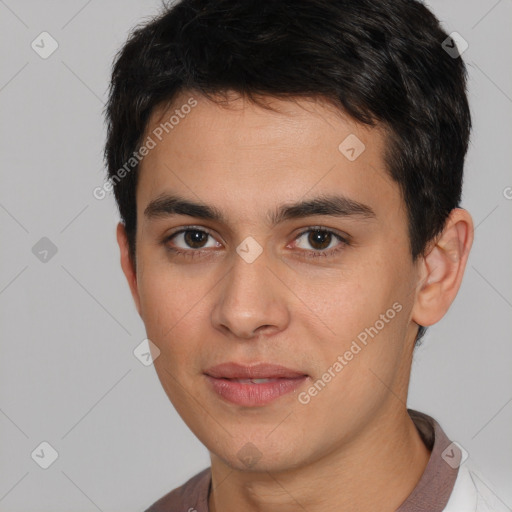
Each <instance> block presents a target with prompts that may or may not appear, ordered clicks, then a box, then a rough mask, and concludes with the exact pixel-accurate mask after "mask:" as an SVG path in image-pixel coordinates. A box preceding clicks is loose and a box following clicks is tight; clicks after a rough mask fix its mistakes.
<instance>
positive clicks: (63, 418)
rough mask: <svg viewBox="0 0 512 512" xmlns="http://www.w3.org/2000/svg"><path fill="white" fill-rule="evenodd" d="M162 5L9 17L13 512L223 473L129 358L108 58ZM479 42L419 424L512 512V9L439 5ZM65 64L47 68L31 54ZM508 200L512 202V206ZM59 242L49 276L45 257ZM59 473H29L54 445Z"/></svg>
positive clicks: (137, 328)
mask: <svg viewBox="0 0 512 512" xmlns="http://www.w3.org/2000/svg"><path fill="white" fill-rule="evenodd" d="M159 5H160V3H159V2H158V1H156V0H154V1H151V0H146V1H140V0H138V1H135V0H130V1H120V0H116V1H114V0H110V1H103V2H100V1H99V0H92V1H89V2H85V1H83V0H73V1H67V2H64V1H56V0H55V1H45V2H36V1H22V0H20V1H15V0H6V1H3V0H0V20H1V22H0V34H1V36H0V37H1V38H2V44H1V45H0V52H1V61H2V66H1V68H0V106H1V118H2V125H1V132H0V146H1V155H2V157H1V158H2V160H1V174H2V177H1V179H2V182H1V183H2V186H1V189H0V226H1V233H0V234H1V242H0V251H1V262H2V263H1V267H0V322H1V323H0V325H1V343H2V345H1V357H0V450H1V451H0V510H1V511H10V512H17V511H23V512H29V511H50V510H51V511H55V512H59V511H69V510H73V511H77V512H78V511H91V510H101V511H105V512H106V511H120V510H124V511H128V510H132V511H135V510H142V509H144V508H145V507H147V506H148V505H149V504H151V503H152V502H153V501H154V500H155V499H157V498H159V497H160V496H162V495H163V494H164V493H166V492H167V491H169V490H170V489H172V488H174V487H176V486H178V485H180V484H181V483H183V482H184V481H185V480H186V479H188V478H189V477H190V476H192V475H193V474H195V473H196V472H198V471H199V470H201V469H203V468H205V467H207V466H208V465H209V458H208V453H207V451H206V448H204V447H203V446H202V445H201V444H200V443H199V441H198V440H197V439H195V437H194V436H193V435H192V434H191V433H190V432H189V430H188V428H187V427H186V426H185V425H184V423H183V422H182V421H181V419H180V418H179V416H178V415H177V413H176V412H175V411H174V409H173V407H172V405H171V404H170V402H169V401H168V399H167V397H166V396H165V394H164V392H163V391H162V389H161V387H160V383H159V381H158V379H157V377H156V374H155V372H154V369H153V367H152V366H149V367H145V366H143V365H142V364H141V363H140V362H139V361H138V360H137V359H136V358H135V357H134V355H133V353H132V351H133V350H134V348H135V347H136V346H137V345H138V344H139V343H140V342H141V340H143V339H144V338H145V332H144V328H143V324H142V322H141V320H140V318H139V317H138V315H137V313H136V310H135V307H134V305H133V304H132V299H131V296H130V294H129V290H128V286H127V284H126V283H125V280H124V276H123V274H122V272H121V269H120V266H119V255H118V248H117V245H116V242H115V226H116V222H117V219H118V217H117V212H116V209H115V205H114V201H113V198H112V197H111V196H109V197H108V198H106V199H104V200H103V201H99V200H96V199H95V198H94V197H93V195H92V190H93V189H94V188H95V187H96V186H101V185H102V184H103V180H104V168H103V162H102V150H103V143H104V136H105V131H104V124H103V118H102V108H103V104H104V101H105V99H106V90H107V83H108V79H109V70H110V65H111V62H112V58H113V56H114V54H115V52H116V51H117V50H118V49H119V47H120V46H121V45H122V43H123V42H124V40H125V38H126V36H127V34H128V31H129V29H130V28H131V27H133V26H134V25H135V24H136V23H138V22H140V21H142V20H143V19H145V18H146V17H148V16H150V15H152V14H154V13H155V12H156V11H157V9H158V7H159ZM430 6H431V8H432V9H433V11H434V12H435V13H436V14H437V16H438V17H439V18H440V19H441V20H442V22H443V23H444V25H445V27H446V28H447V30H448V32H452V31H457V32H459V33H460V34H461V35H462V36H463V37H464V38H465V39H466V40H467V41H468V43H469V48H468V50H467V51H466V52H465V53H464V58H465V60H466V62H467V64H468V68H469V74H470V101H471V104H472V109H473V116H474V131H473V137H472V145H471V148H470V151H469V156H468V159H467V167H466V179H465V191H464V199H463V206H464V207H465V208H467V209H469V211H470V212H471V213H472V215H473V218H474V221H475V225H476V226H477V228H476V232H475V243H474V246H473V250H472V252H471V256H470V259H469V263H468V268H467V271H466V276H465V279H464V282H463V285H462V288H461V291H460V293H459V295H458V297H457V298H456V300H455V302H454V304H453V306H452V308H451V310H450V311H449V313H448V314H447V315H446V317H445V318H444V319H443V320H442V321H441V322H440V323H439V324H438V325H436V326H435V327H433V328H431V329H430V330H429V332H428V334H427V336H426V339H425V341H424V344H423V346H421V347H420V348H419V349H418V350H417V353H416V356H415V361H414V366H413V372H412V382H411V391H410V399H409V404H408V405H409V407H412V408H415V409H419V410H421V411H424V412H426V413H428V414H431V415H433V416H434V417H435V418H436V419H437V420H438V421H439V422H440V423H441V425H442V426H443V428H444V429H445V431H446V432H447V434H448V436H449V437H451V438H452V439H453V440H456V441H458V442H459V443H460V444H461V445H462V446H463V447H464V448H465V449H466V450H467V451H468V452H469V454H470V457H471V459H472V460H473V463H474V464H476V465H477V467H479V468H480V470H481V471H482V472H483V473H484V474H485V475H486V476H487V478H488V480H489V482H490V483H491V484H492V485H493V486H494V488H495V489H496V490H497V492H498V494H499V497H500V498H501V499H502V500H503V501H504V502H505V503H506V504H507V505H508V506H509V507H511V506H512V436H511V432H512V403H511V402H512V375H511V371H510V368H511V362H512V343H511V341H512V340H511V332H512V286H511V284H512V267H511V265H510V262H511V261H512V237H511V236H510V234H511V224H512V223H511V213H512V200H511V199H507V197H506V195H508V197H511V195H512V189H507V187H512V173H511V171H510V163H509V162H510V160H511V146H512V144H511V141H512V139H511V128H510V119H511V116H510V114H511V110H512V99H511V97H512V79H511V78H512V66H510V57H511V49H512V32H511V30H510V22H511V19H512V2H511V0H500V1H495V0H486V1H483V0H480V1H467V0H448V1H447V0H436V1H433V2H430ZM43 31H47V32H49V33H50V34H51V35H52V37H53V38H54V39H55V40H56V41H57V42H58V44H59V47H58V49H57V51H55V53H53V54H52V55H51V56H50V57H49V58H47V59H42V58H41V57H40V56H39V55H38V54H36V52H35V51H34V50H33V49H32V48H31V42H32V41H33V40H34V39H35V38H36V37H37V36H38V35H39V34H40V33H41V32H43ZM507 190H508V191H509V192H511V193H509V194H507ZM42 237H47V238H49V239H50V240H51V241H52V242H53V244H55V246H56V247H57V250H58V251H57V253H56V254H55V255H54V256H53V257H51V258H50V255H49V256H48V257H47V259H48V261H47V262H42V261H40V260H39V259H38V258H36V256H35V255H34V254H33V252H32V247H33V246H34V245H35V244H36V243H37V242H38V241H39V240H40V239H41V238H42ZM42 441H47V442H49V443H50V444H51V445H52V446H53V447H54V448H55V449H56V450H57V452H58V454H59V457H58V459H57V460H56V461H55V463H54V464H53V465H51V466H50V467H49V468H48V469H46V470H44V469H41V468H40V467H39V466H38V465H37V464H36V463H35V462H34V460H32V458H31V453H32V451H33V450H34V449H35V448H36V447H37V446H38V445H39V444H40V443H41V442H42Z"/></svg>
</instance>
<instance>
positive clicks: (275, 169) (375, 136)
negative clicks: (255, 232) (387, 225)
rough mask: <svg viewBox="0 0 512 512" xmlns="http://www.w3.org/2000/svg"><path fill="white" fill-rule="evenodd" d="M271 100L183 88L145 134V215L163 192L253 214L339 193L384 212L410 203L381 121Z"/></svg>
mask: <svg viewBox="0 0 512 512" xmlns="http://www.w3.org/2000/svg"><path fill="white" fill-rule="evenodd" d="M265 101H266V102H267V103H268V105H269V106H270V107H271V108H272V109H265V108H263V107H261V106H259V105H257V104H255V103H253V102H251V101H249V100H248V99H247V98H243V97H232V98H230V99H229V101H228V102H225V103H220V104H219V103H216V102H213V101H210V100H209V99H207V98H205V97H204V96H201V95H200V94H198V93H194V92H182V93H181V94H180V95H179V96H178V97H176V98H175V99H174V101H173V102H172V106H170V105H167V106H165V107H164V106H161V107H159V108H158V109H156V110H155V111H154V112H153V113H152V116H151V118H150V120H149V122H148V126H147V129H146V133H145V139H146V138H147V137H150V138H151V139H152V140H153V142H154V144H155V145H154V148H153V149H151V151H149V153H148V154H147V155H146V156H145V157H144V159H143V161H142V162H141V165H140V170H139V172H140V176H139V184H138V189H137V206H138V210H139V214H141V213H142V212H143V211H144V208H145V206H146V205H147V204H148V203H149V202H150V201H152V200H154V199H155V198H156V197H158V196H159V195H161V194H162V193H168V194H172V193H180V195H181V196H185V197H189V198H190V199H191V200H197V199H201V202H202V203H210V204H215V205H216V206H218V207H221V208H223V209H224V210H225V212H226V213H227V215H229V213H231V214H232V215H234V216H236V217H237V218H242V217H244V216H245V217H247V219H249V218H252V219H253V218H254V217H255V212H256V211H262V212H265V213H266V212H267V211H268V210H269V208H270V207H271V205H275V204H276V203H281V202H283V201H297V200H298V199H299V198H304V199H307V198H308V197H315V196H317V195H326V194H332V193H333V192H338V193H341V194H343V195H345V196H347V197H349V198H350V199H353V200H354V201H358V202H361V203H366V204H372V205H374V208H373V209H374V210H376V211H377V213H378V214H379V210H381V213H383V214H385V213H386V209H387V210H389V208H392V209H394V210H396V209H397V207H398V209H400V208H401V207H402V206H403V205H402V204H401V195H400V191H399V188H398V185H397V184H396V183H395V182H394V181H392V180H391V178H390V177H389V175H388V173H387V171H386V166H385V162H384V154H385V144H386V137H385V135H384V132H383V130H382V129H381V128H379V127H369V126H367V125H362V124H360V123H357V122H356V121H354V120H352V119H351V118H349V117H348V116H345V115H344V114H343V113H342V112H341V111H340V110H339V109H337V108H335V107H334V106H333V105H331V104H329V103H328V102H326V101H323V100H321V99H305V98H300V99H293V100H281V99H275V98H266V99H265ZM387 213H389V211H388V212H387Z"/></svg>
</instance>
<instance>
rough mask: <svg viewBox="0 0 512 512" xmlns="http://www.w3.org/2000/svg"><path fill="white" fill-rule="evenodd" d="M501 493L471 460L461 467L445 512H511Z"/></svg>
mask: <svg viewBox="0 0 512 512" xmlns="http://www.w3.org/2000/svg"><path fill="white" fill-rule="evenodd" d="M510 510H511V509H510V508H508V506H507V505H506V504H505V503H504V502H503V501H502V499H501V498H500V496H499V493H498V492H497V491H496V490H495V489H493V487H492V485H491V484H490V483H489V481H488V480H487V479H486V478H485V477H484V475H483V474H482V473H481V472H480V470H479V469H478V468H477V467H476V466H475V464H474V463H473V462H471V460H467V461H466V462H465V463H463V464H462V465H461V466H460V467H459V472H458V474H457V480H456V481H455V485H454V487H453V490H452V493H451V495H450V499H449V500H448V503H447V504H446V507H445V509H444V511H443V512H466V511H467V512H510Z"/></svg>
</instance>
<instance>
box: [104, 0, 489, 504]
mask: <svg viewBox="0 0 512 512" xmlns="http://www.w3.org/2000/svg"><path fill="white" fill-rule="evenodd" d="M447 38H448V35H447V34H446V33H445V32H444V31H443V30H442V29H441V28H440V26H439V23H438V21H437V19H436V18H435V17H434V16H433V14H432V13H430V12H429V11H428V10H427V9H426V8H425V7H424V6H423V5H422V4H421V3H419V2H416V1H408V0H384V1H380V2H374V1H370V0H362V1H361V0H344V1H342V0H334V1H333V0H329V1H327V0H294V1H291V0H289V1H287V0H276V1H267V2H261V1H260V2H255V1H252V0H244V1H235V0H211V1H207V0H201V1H200V0H184V1H181V2H179V3H177V4H175V5H174V6H173V7H171V8H168V9H166V10H165V11H164V12H163V13H162V14H161V15H160V16H159V17H157V18H156V19H154V20H153V21H151V22H149V23H147V24H145V25H143V26H140V27H139V28H138V29H137V30H136V31H135V32H134V33H133V34H132V36H131V37H130V39H129V41H128V42H127V43H126V45H125V46H124V47H123V49H122V51H121V52H120V54H119V55H118V56H117V58H116V62H115V64H114V68H113V74H112V84H111V90H110V98H109V103H108V108H107V121H108V140H107V144H106V149H105V155H106V160H107V164H108V170H109V177H110V182H109V183H110V185H109V186H110V188H113V190H114V193H115V196H116V200H117V202H118V206H119V210H120V214H121V217H122V222H121V223H119V225H118V231H117V238H118V243H119V246H120V250H121V264H122V268H123V271H124V273H125V275H126V278H127V280H128V283H129V286H130V289H131V292H132V295H133V298H134V301H135V304H136V307H137V310H138V312H139V314H140V316H141V318H142V320H143V321H144V324H145V327H146V331H147V336H148V338H149V340H151V343H150V346H151V350H152V353H153V356H154V366H155V368H156V371H157V374H158V377H159V379H160V381H161V383H162V386H163V387H164V389H165V391H166V393H167V395H168V396H169V398H170V400H171V402H172V404H173V405H174V407H175V408H176V410H177V411H178V413H179V414H180V415H181V417H182V418H183V420H184V421H185V423H186V424H187V425H188V426H189V428H190V429H191V430H192V431H193V432H194V434H195V435H196V436H197V437H198V438H199V440H200V441H201V442H202V443H203V444H204V445H205V446H206V447H207V449H208V450H209V452H210V456H211V468H207V469H205V470H204V471H202V472H201V473H199V474H198V475H196V476H195V477H193V478H192V479H190V480H189V481H188V482H187V483H186V484H185V485H184V486H182V487H181V488H179V489H176V490H174V491H172V492H170V493H169V494H167V495H166V496H164V497H163V498H161V499H160V500H158V502H156V503H155V504H154V505H153V506H152V507H150V508H149V509H148V510H149V511H153V512H156V511H174V510H189V511H193V510H197V511H198V512H205V511H208V510H209V511H214V512H220V511H222V512H231V511H235V510H236V511H238V510H244V511H259V512H266V511H274V510H280V511H296V510H307V511H309V512H314V511H320V510H322V511H323V512H326V511H335V510H336V511H339V510H343V511H366V510H368V511H370V510H372V511H373V510H379V511H384V512H387V511H389V512H391V511H400V512H404V511H412V510H414V511H419V510H428V511H430V512H436V511H442V510H445V511H452V512H455V511H457V512H464V511H470V510H471V511H474V510H478V511H483V510H499V508H497V507H496V508H489V507H494V505H491V504H490V501H491V500H492V499H494V497H493V495H492V493H491V492H490V491H488V490H487V488H486V487H482V486H481V485H478V484H477V478H476V477H475V474H476V473H474V472H473V470H471V467H470V465H469V461H467V462H466V461H465V460H464V453H463V452H462V451H461V449H460V448H459V446H458V445H456V444H454V443H451V441H450V440H449V439H448V438H447V436H446V435H445V433H444V432H443V430H442V429H441V427H440V425H439V424H438V423H437V422H436V421H435V420H434V419H433V418H431V417H429V416H427V415H425V414H422V413H420V412H417V411H412V410H408V409H407V407H406V402H407V391H408V384H409V377H410V370H411V362H412V355H413V351H414V347H415V345H416V344H417V343H418V342H419V340H420V339H421V337H422V336H423V334H424V332H425V329H426V327H428V326H430V325H432V324H434V323H436V322H438V321H439V320H440V319H441V318H442V317H443V316H444V315H445V313H446V312H447V310H448V308H449V307H450V305H451V303H452V301H453V300H454V298H455V296H456V294H457V292H458V290H459V287H460V284H461V280H462V277H463V273H464V269H465V266H466V261H467V258H468V253H469V250H470V248H471V244H472V241H473V222H472V219H471V216H470V214H469V213H468V212H467V211H466V210H464V209H462V208H460V198H461V188H462V175H463V164H464V157H465V154H466V150H467V144H468V138H469V132H470V126H471V121H470V113H469V107H468V103H467V97H466V90H465V67H464V64H463V62H462V60H461V58H460V56H458V55H454V53H453V51H452V52H448V51H446V48H444V47H443V42H444V41H446V40H447ZM448 41H449V43H450V40H449V38H448ZM451 43H453V44H449V47H450V48H452V49H453V47H454V45H455V43H454V42H453V41H451Z"/></svg>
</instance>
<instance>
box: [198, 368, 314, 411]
mask: <svg viewBox="0 0 512 512" xmlns="http://www.w3.org/2000/svg"><path fill="white" fill-rule="evenodd" d="M204 373H205V376H206V379H207V381H208V383H209V385H210V387H211V389H212V390H213V391H214V392H215V393H216V394H217V395H218V396H220V397H221V398H222V399H224V400H227V401H228V402H231V403H234V404H236V405H240V406H244V407H255V406H263V405H266V404H268V403H270V402H272V401H274V400H276V399H278V398H279V397H281V396H283V395H286V394H288V393H291V392H294V391H295V390H297V388H299V387H300V386H302V385H303V384H304V383H305V382H306V380H307V379H308V375H307V374H305V373H303V372H300V371H296V370H292V369H290V368H286V367H284V366H280V365H275V364H268V363H258V364H255V365H252V366H244V365H240V364H237V363H223V364H220V365H217V366H214V367H212V368H209V369H208V370H206V371H205V372H204Z"/></svg>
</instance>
